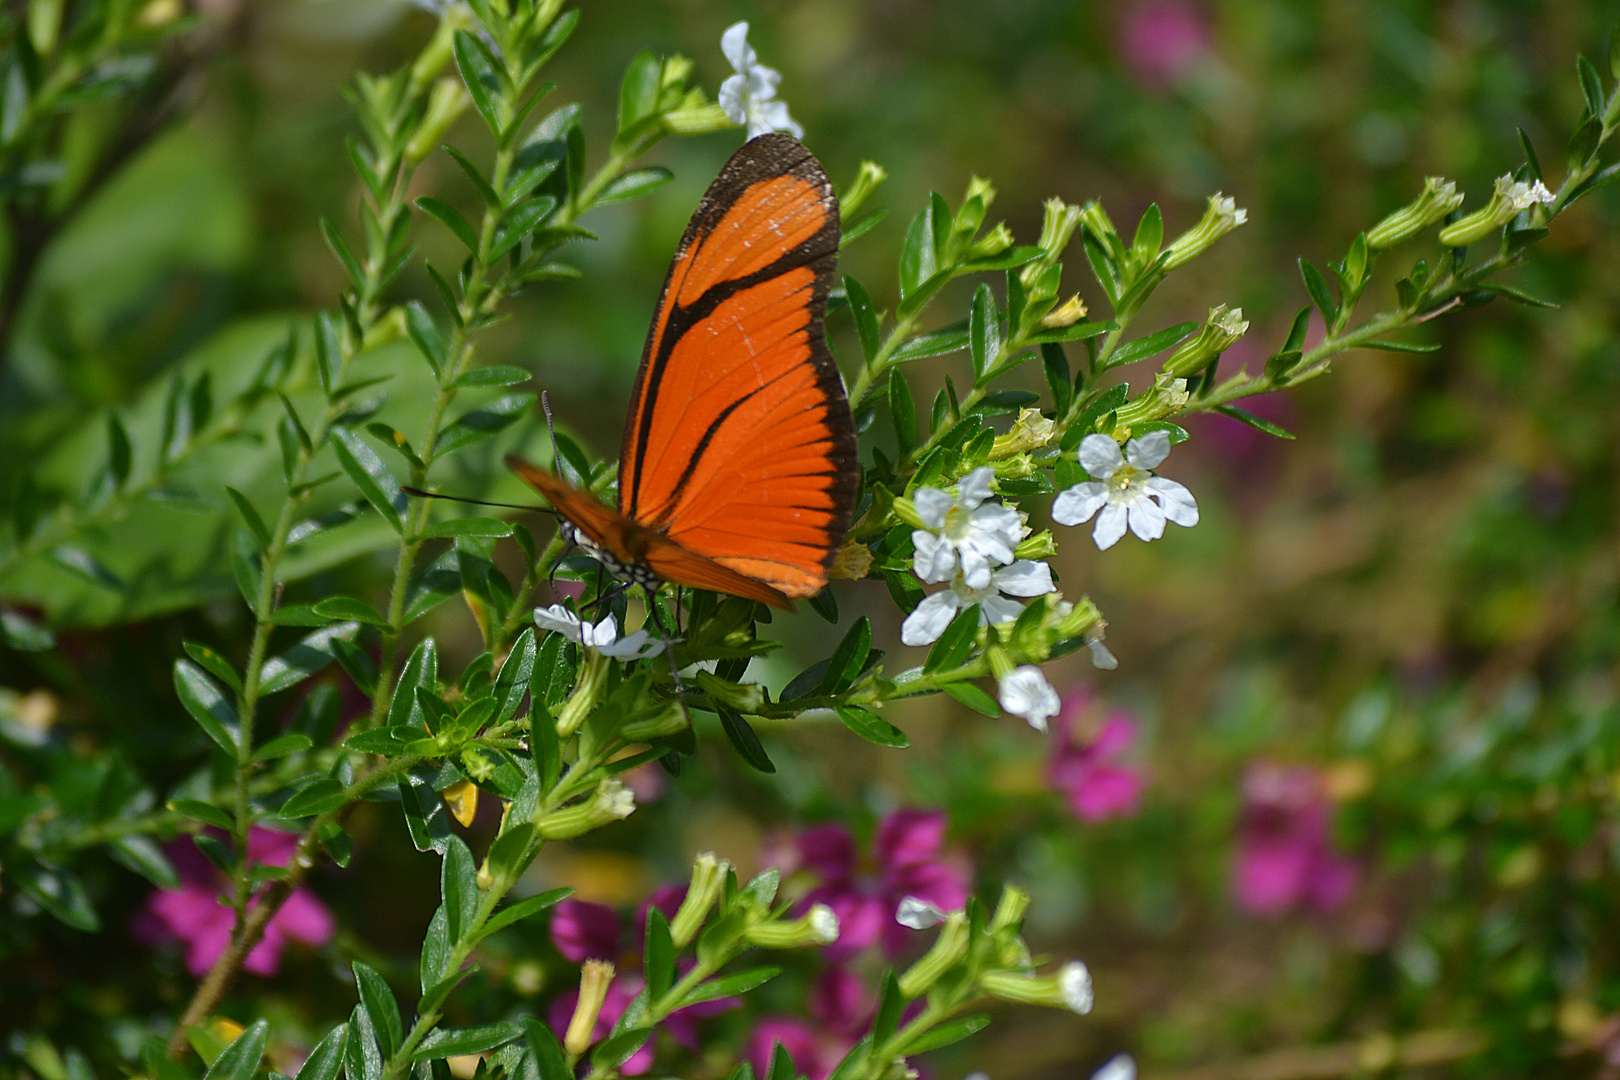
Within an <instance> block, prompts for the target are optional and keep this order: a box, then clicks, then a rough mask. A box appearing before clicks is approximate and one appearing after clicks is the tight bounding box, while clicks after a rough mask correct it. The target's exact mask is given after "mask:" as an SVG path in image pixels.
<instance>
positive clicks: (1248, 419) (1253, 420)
mask: <svg viewBox="0 0 1620 1080" xmlns="http://www.w3.org/2000/svg"><path fill="white" fill-rule="evenodd" d="M1215 411H1216V412H1218V413H1220V414H1221V415H1222V416H1230V417H1231V418H1232V419H1234V420H1239V421H1242V422H1243V423H1245V424H1248V425H1249V426H1250V427H1252V428H1254V429H1255V430H1256V431H1263V432H1265V433H1266V434H1267V435H1275V436H1276V437H1277V438H1279V439H1292V438H1293V437H1294V436H1293V435H1292V434H1290V433H1289V432H1287V431H1285V430H1283V429H1282V428H1280V427H1278V426H1277V425H1276V424H1273V423H1272V422H1271V421H1269V420H1262V419H1261V418H1260V417H1258V416H1256V415H1254V413H1252V412H1247V411H1245V410H1243V409H1240V408H1238V407H1237V406H1236V405H1218V406H1216V408H1215Z"/></svg>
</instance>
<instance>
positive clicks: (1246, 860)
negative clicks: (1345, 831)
mask: <svg viewBox="0 0 1620 1080" xmlns="http://www.w3.org/2000/svg"><path fill="white" fill-rule="evenodd" d="M1243 802H1244V806H1243V818H1242V822H1241V823H1240V825H1239V826H1238V845H1237V860H1236V863H1235V865H1234V867H1233V874H1232V891H1233V894H1234V895H1235V896H1236V898H1237V902H1238V904H1239V905H1241V906H1242V907H1243V908H1245V909H1246V910H1248V911H1251V912H1253V913H1255V914H1257V915H1277V914H1281V913H1282V912H1285V911H1288V910H1290V909H1292V908H1296V907H1298V906H1300V905H1301V904H1305V903H1309V904H1310V905H1311V906H1312V907H1314V908H1316V909H1317V910H1319V911H1331V910H1332V909H1334V908H1336V907H1338V906H1339V905H1340V904H1342V903H1344V901H1345V900H1346V899H1348V898H1349V896H1350V892H1351V890H1352V889H1354V888H1355V884H1356V866H1355V864H1354V863H1353V862H1351V861H1350V860H1349V859H1346V858H1344V857H1343V856H1341V855H1339V854H1337V853H1335V852H1334V851H1333V849H1332V838H1331V836H1330V832H1331V828H1332V815H1331V812H1330V810H1329V807H1328V801H1327V797H1326V795H1325V794H1324V792H1323V790H1322V778H1321V775H1320V774H1319V773H1318V772H1317V771H1316V770H1315V769H1312V768H1309V767H1307V766H1286V765H1275V764H1272V763H1269V762H1263V761H1260V762H1255V763H1254V764H1252V765H1250V766H1249V768H1248V771H1247V772H1246V773H1244V776H1243Z"/></svg>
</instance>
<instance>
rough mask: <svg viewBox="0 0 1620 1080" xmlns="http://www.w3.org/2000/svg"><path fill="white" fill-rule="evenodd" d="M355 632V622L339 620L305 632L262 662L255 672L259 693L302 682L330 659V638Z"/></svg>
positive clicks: (331, 655) (262, 693)
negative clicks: (262, 665) (279, 653)
mask: <svg viewBox="0 0 1620 1080" xmlns="http://www.w3.org/2000/svg"><path fill="white" fill-rule="evenodd" d="M317 606H319V605H317ZM359 632H360V627H359V625H358V624H356V623H352V622H340V623H333V624H332V625H330V626H326V627H322V628H321V629H319V630H316V631H315V632H314V633H311V634H308V635H306V636H305V637H304V638H303V639H302V640H301V641H299V642H298V644H296V645H294V646H293V647H292V648H290V649H288V650H287V651H286V652H284V653H282V654H281V655H280V656H272V657H271V658H270V659H269V660H267V661H265V664H264V670H263V671H261V672H260V674H259V693H260V694H261V695H269V694H275V693H279V692H281V691H282V690H285V689H287V688H288V687H291V686H296V685H297V684H298V683H301V682H303V681H304V680H305V679H307V678H309V677H310V676H311V675H313V674H315V673H316V672H317V671H319V670H321V669H322V668H324V667H325V666H326V665H327V664H330V663H331V662H332V659H333V655H334V653H333V649H332V642H333V641H334V640H336V639H338V638H344V639H348V638H352V637H354V636H355V635H356V634H358V633H359Z"/></svg>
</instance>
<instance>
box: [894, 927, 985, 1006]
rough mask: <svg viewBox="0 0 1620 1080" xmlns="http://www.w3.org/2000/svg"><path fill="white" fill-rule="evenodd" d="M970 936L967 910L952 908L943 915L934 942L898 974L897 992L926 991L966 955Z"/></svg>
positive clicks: (911, 994) (913, 993)
mask: <svg viewBox="0 0 1620 1080" xmlns="http://www.w3.org/2000/svg"><path fill="white" fill-rule="evenodd" d="M970 937H971V933H970V931H969V929H968V918H967V912H965V911H953V912H951V913H950V914H949V915H947V916H945V921H944V922H943V923H941V924H940V928H939V936H938V937H936V938H935V939H934V944H933V945H931V946H929V949H928V951H927V952H926V953H924V954H923V955H922V958H921V959H919V960H918V961H917V962H916V963H915V964H912V965H911V967H909V968H907V969H906V972H905V974H903V975H901V976H900V993H901V994H903V995H904V996H906V997H908V998H916V997H921V996H922V995H924V994H926V993H927V992H928V991H929V990H930V989H931V988H932V987H933V985H934V984H935V983H937V982H939V980H940V979H943V978H944V977H945V976H946V975H947V974H949V973H950V971H951V969H952V968H954V967H956V965H957V964H960V963H961V962H962V958H963V957H965V956H967V951H968V944H969V939H970Z"/></svg>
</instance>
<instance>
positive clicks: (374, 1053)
mask: <svg viewBox="0 0 1620 1080" xmlns="http://www.w3.org/2000/svg"><path fill="white" fill-rule="evenodd" d="M343 1056H344V1060H343V1071H344V1072H345V1073H346V1074H347V1077H348V1080H382V1066H383V1062H382V1053H381V1052H380V1051H379V1050H378V1049H377V1032H376V1027H375V1025H373V1024H372V1022H371V1014H370V1013H369V1012H367V1011H366V1007H365V1006H364V1005H356V1006H355V1007H354V1011H353V1012H351V1013H350V1014H349V1038H348V1042H347V1044H346V1045H345V1047H344V1051H343Z"/></svg>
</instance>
